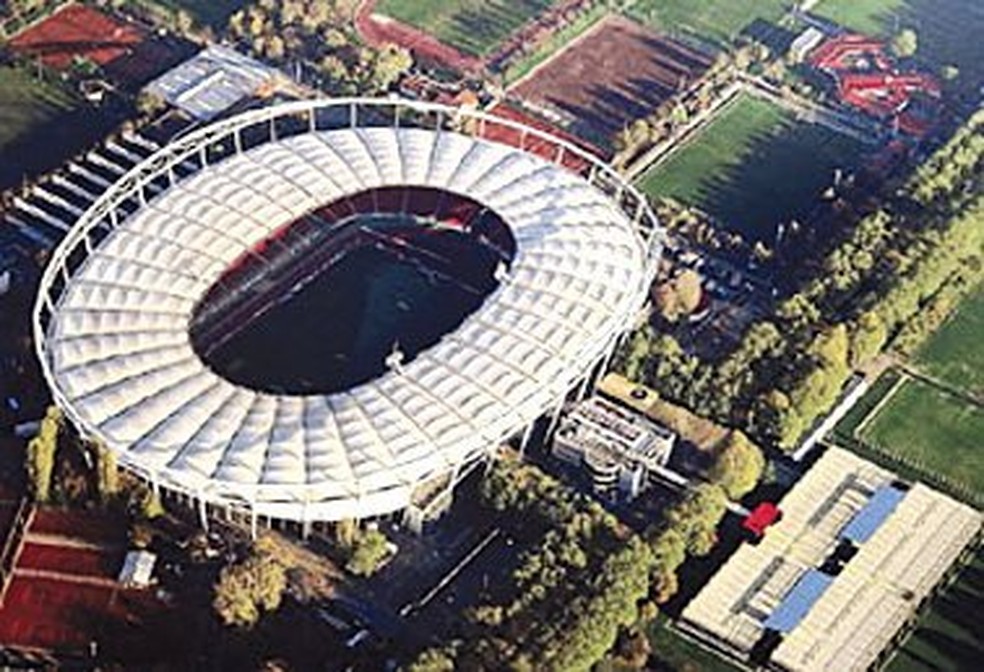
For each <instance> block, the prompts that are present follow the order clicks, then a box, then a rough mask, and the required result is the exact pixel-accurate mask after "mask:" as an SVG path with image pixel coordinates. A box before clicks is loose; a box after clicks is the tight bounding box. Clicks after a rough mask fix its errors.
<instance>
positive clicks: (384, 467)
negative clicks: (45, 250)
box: [33, 98, 662, 523]
mask: <svg viewBox="0 0 984 672" xmlns="http://www.w3.org/2000/svg"><path fill="white" fill-rule="evenodd" d="M391 187H406V188H407V189H408V190H407V193H408V194H413V193H414V189H436V190H441V191H442V192H446V193H449V194H459V195H461V196H462V197H466V198H467V199H471V200H472V201H475V202H478V203H480V204H481V205H482V206H483V207H484V208H487V209H488V210H490V211H492V212H494V213H495V214H496V215H497V216H498V217H499V218H500V219H501V221H502V222H504V223H505V225H506V226H508V228H509V231H510V232H511V234H512V237H513V238H514V240H515V244H516V250H515V254H514V255H513V258H512V260H511V262H510V265H509V268H508V270H507V269H505V268H504V267H503V268H501V269H500V270H496V272H495V276H496V278H497V280H498V281H499V283H500V284H499V285H498V286H497V287H496V288H495V289H494V290H493V291H492V293H491V294H489V295H488V296H486V297H485V299H484V301H483V302H482V303H481V305H480V306H479V307H478V308H477V309H476V310H475V311H474V312H472V313H471V314H469V315H468V316H467V317H466V318H465V319H464V321H463V322H462V323H461V324H460V326H459V327H458V328H457V329H455V330H454V331H453V332H452V333H449V334H445V335H444V336H443V337H442V338H441V339H440V340H439V341H438V342H437V343H436V344H435V345H433V346H431V347H430V348H428V349H426V350H424V351H422V352H420V353H417V355H416V356H415V357H413V358H412V359H409V358H408V360H407V361H400V362H398V363H397V362H394V366H392V367H389V368H387V369H386V370H385V371H384V372H383V373H381V374H380V375H379V376H378V377H376V378H373V379H372V380H369V381H367V382H364V383H361V384H358V385H355V386H353V387H352V388H350V389H344V390H341V391H337V392H332V393H324V394H286V393H276V392H272V391H265V390H258V389H251V388H249V387H248V386H245V385H242V384H237V383H234V382H232V381H230V380H228V379H226V378H224V377H223V376H222V375H220V374H218V373H216V372H215V371H213V370H212V369H211V368H210V367H209V366H208V365H207V364H206V362H205V361H203V360H202V358H201V357H200V356H199V355H198V354H197V353H196V350H195V348H194V347H193V343H192V339H191V335H190V325H191V321H192V317H193V314H194V311H195V310H196V307H197V306H199V305H200V304H201V301H202V298H203V296H205V294H206V293H207V292H208V290H209V288H210V287H212V286H213V285H214V284H215V283H216V280H217V279H218V278H219V277H220V276H221V275H222V274H223V273H225V272H227V271H228V269H229V267H230V266H232V265H233V264H234V263H236V262H237V260H239V259H241V258H242V257H243V256H244V255H249V254H251V253H254V254H255V253H256V249H255V248H256V246H257V245H258V244H260V243H261V242H262V241H264V240H267V239H269V238H270V236H272V235H274V234H277V233H278V232H280V231H283V230H285V229H286V228H288V227H290V226H291V224H292V222H296V221H297V220H298V219H299V218H302V217H303V216H304V215H305V213H310V212H311V211H313V210H315V209H316V208H318V207H321V206H323V205H324V204H325V203H330V202H334V201H338V200H339V199H345V198H348V197H351V196H352V195H354V194H359V193H365V192H366V191H367V190H368V191H372V190H380V189H386V188H391ZM353 200H357V199H354V197H353ZM661 241H662V233H661V230H660V228H659V226H658V223H657V221H656V219H655V217H654V215H653V213H652V211H651V210H650V208H649V206H648V204H647V203H646V201H645V199H644V198H643V197H642V196H641V195H640V194H639V193H638V192H636V191H635V189H633V188H632V187H631V185H629V184H626V183H625V181H624V180H623V179H622V178H621V176H620V175H619V174H618V173H616V172H615V171H614V170H613V169H611V168H610V167H609V166H607V165H605V164H604V163H603V162H602V161H600V160H599V159H598V158H596V157H595V156H593V155H592V154H590V153H588V152H586V151H584V150H583V149H581V148H580V147H578V146H576V145H574V144H572V143H570V142H567V141H565V140H562V139H560V138H557V137H554V136H553V135H551V134H549V133H546V132H544V131H541V130H538V129H536V128H531V127H528V126H524V125H522V124H520V123H517V122H514V121H510V120H506V119H502V118H499V117H496V116H493V115H490V114H487V113H483V112H479V111H470V110H465V109H457V108H450V107H447V106H442V105H436V104H431V103H423V102H415V101H403V100H390V99H385V100H380V99H361V98H345V99H322V100H309V101H299V102H291V103H284V104H279V105H275V106H271V107H266V108H262V109H256V110H251V111H248V112H245V113H242V114H240V115H238V116H234V117H231V118H228V119H224V120H221V121H218V122H215V123H213V124H211V125H209V126H206V127H204V128H201V129H199V130H197V131H194V132H192V133H189V134H187V135H185V136H182V137H180V138H179V139H177V140H175V141H173V142H172V143H171V144H169V145H167V146H165V147H163V148H162V149H161V150H159V151H158V152H157V153H156V154H154V155H153V156H151V157H149V158H148V159H146V160H145V161H143V162H142V163H141V164H139V165H138V166H136V167H135V168H134V169H133V170H131V171H130V172H129V173H127V174H126V175H124V176H123V177H122V178H121V179H120V180H119V181H118V182H116V183H115V184H114V185H113V186H111V187H110V188H109V190H108V191H107V192H106V193H105V194H103V195H102V196H101V197H100V198H99V199H98V201H97V202H96V203H95V204H94V205H93V206H92V207H91V208H90V209H89V210H88V211H86V212H85V213H84V214H83V216H82V217H81V218H80V219H79V221H78V222H77V223H76V224H75V225H74V226H73V228H72V229H71V230H70V231H69V233H68V235H67V236H66V238H65V239H64V240H63V241H62V242H61V244H60V245H59V246H58V247H57V248H56V250H55V251H54V253H53V255H52V257H51V260H50V262H49V264H48V266H47V268H46V269H45V272H44V275H43V278H42V281H41V285H40V290H39V294H38V299H37V302H36V305H35V309H34V315H33V318H34V334H35V343H36V348H37V354H38V357H39V359H40V362H41V366H42V370H43V373H44V376H45V379H46V380H47V383H48V384H49V386H50V388H51V391H52V394H53V396H54V399H55V401H56V403H57V404H58V405H59V406H60V407H61V408H62V409H63V410H64V411H65V413H66V415H67V416H68V417H69V418H70V419H71V421H72V422H73V423H74V424H75V425H76V426H77V427H78V428H79V430H80V431H81V432H82V433H83V434H84V435H86V436H90V437H93V438H97V439H99V440H101V441H102V442H104V443H105V444H106V446H108V447H109V449H110V450H112V451H113V452H114V453H115V454H116V456H117V457H118V460H119V462H120V464H121V465H122V466H124V467H126V468H127V469H129V470H131V471H133V472H134V473H135V474H137V475H138V476H140V477H142V478H144V479H146V480H147V481H149V482H150V483H151V484H152V485H153V486H154V487H155V489H163V490H165V491H170V492H172V493H175V494H177V495H178V496H179V497H182V498H191V499H193V500H194V501H196V502H197V503H198V505H199V507H200V511H201V513H202V517H203V519H204V518H205V514H206V512H207V509H208V507H210V506H214V507H222V508H225V509H229V510H233V511H240V512H247V513H249V514H251V515H252V516H253V518H254V521H255V517H256V516H265V517H270V518H276V519H287V520H291V521H299V522H304V523H310V522H312V521H334V520H339V519H344V518H365V517H370V516H376V515H382V514H387V513H390V512H394V511H397V510H400V509H402V508H404V507H406V506H407V505H408V503H409V501H410V498H411V495H412V493H413V492H414V490H415V488H416V487H417V486H418V485H420V484H422V483H424V482H426V481H428V480H429V479H432V478H435V477H438V476H446V475H448V474H449V473H450V474H452V475H457V474H460V473H461V470H462V468H463V467H465V466H467V465H468V464H471V463H473V462H474V461H475V460H477V459H479V458H481V457H483V456H486V455H488V454H489V451H490V450H492V449H494V448H495V447H496V446H498V445H499V444H501V442H502V441H504V440H506V439H507V438H509V437H511V436H514V435H516V434H518V433H520V432H522V431H523V430H524V428H527V427H529V426H531V424H532V423H533V422H534V421H535V420H536V419H537V418H538V417H540V416H541V415H543V414H544V413H546V412H549V411H551V410H553V409H555V408H557V407H558V403H559V402H560V401H561V400H562V399H563V398H564V397H565V396H566V395H567V393H568V392H569V391H570V390H572V389H575V388H576V387H577V386H578V385H579V384H581V383H582V381H584V379H585V378H586V377H587V376H590V375H591V373H592V371H594V370H595V369H596V368H597V367H598V366H599V365H602V364H603V363H605V362H607V361H608V358H609V357H610V356H611V353H612V351H613V350H614V348H615V347H616V345H617V343H618V341H619V339H620V338H621V337H622V336H623V335H624V334H625V333H626V331H627V330H628V329H630V328H631V327H633V326H634V323H635V319H636V317H637V315H638V313H639V311H640V309H641V307H642V306H643V305H644V303H645V300H646V296H647V293H648V287H649V285H650V283H651V281H652V278H653V275H654V273H655V269H656V264H657V261H658V259H659V255H660V252H661V245H662V242H661ZM452 480H453V479H452Z"/></svg>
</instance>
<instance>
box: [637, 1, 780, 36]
mask: <svg viewBox="0 0 984 672" xmlns="http://www.w3.org/2000/svg"><path fill="white" fill-rule="evenodd" d="M789 4H790V3H789V2H787V1H786V0H705V1H702V2H693V0H638V2H636V3H635V4H633V5H632V7H631V8H630V9H629V14H630V15H631V16H632V17H633V18H635V19H637V20H639V21H642V22H643V23H646V24H649V25H650V26H653V27H655V28H657V29H659V30H660V31H662V32H665V33H668V34H670V35H671V36H679V35H681V34H682V35H691V36H694V37H697V38H699V39H702V40H705V41H709V42H711V43H713V44H716V45H717V46H725V45H726V44H727V43H729V42H730V41H731V40H732V39H733V38H734V37H735V36H736V35H737V34H738V33H739V32H741V30H742V28H745V27H746V26H747V25H749V24H750V23H752V22H753V21H755V20H756V19H758V20H764V21H768V22H770V23H775V22H776V21H777V20H778V19H779V18H780V17H782V15H783V14H784V13H785V12H786V8H787V7H788V5H789Z"/></svg>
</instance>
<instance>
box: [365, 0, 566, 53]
mask: <svg viewBox="0 0 984 672" xmlns="http://www.w3.org/2000/svg"><path fill="white" fill-rule="evenodd" d="M554 2H556V0H380V2H379V3H378V4H377V5H376V9H375V11H376V13H378V14H385V15H386V16H391V17H393V18H394V19H399V20H400V21H403V22H404V23H408V24H410V25H411V26H414V27H416V28H419V29H420V30H423V31H424V32H427V33H430V34H431V35H433V36H434V37H436V38H437V39H439V40H441V41H442V42H444V43H446V44H448V45H450V46H452V47H455V48H456V49H458V50H460V51H463V52H465V53H469V54H473V55H475V56H479V57H485V56H488V55H489V54H491V53H492V52H493V51H495V48H496V47H497V46H499V44H500V43H501V42H502V41H503V40H505V39H506V38H507V37H508V36H509V35H510V34H511V33H512V32H513V31H515V30H516V29H517V28H519V27H520V26H522V25H523V24H524V23H526V22H527V21H529V20H530V19H531V18H533V17H534V16H536V15H537V14H539V13H540V12H542V11H543V10H545V9H547V8H549V7H550V6H551V5H553V4H554Z"/></svg>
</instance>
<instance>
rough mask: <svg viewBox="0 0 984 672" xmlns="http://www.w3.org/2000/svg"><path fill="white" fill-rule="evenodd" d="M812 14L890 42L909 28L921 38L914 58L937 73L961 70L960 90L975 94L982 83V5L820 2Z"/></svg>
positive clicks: (962, 0)
mask: <svg viewBox="0 0 984 672" xmlns="http://www.w3.org/2000/svg"><path fill="white" fill-rule="evenodd" d="M810 11H811V13H813V14H816V15H818V16H822V17H824V18H827V19H830V20H832V21H836V22H837V23H839V24H841V25H843V26H845V27H847V28H850V29H851V30H856V31H859V32H862V33H868V34H870V35H878V36H881V37H891V36H892V35H894V34H895V33H897V32H898V31H899V30H900V29H901V28H912V29H914V30H915V31H916V34H917V35H918V37H919V50H918V52H917V53H916V56H917V58H919V59H920V60H923V61H925V62H927V63H928V64H930V65H931V66H934V67H935V68H939V67H941V66H943V65H955V66H957V68H958V69H959V70H960V75H959V77H958V79H957V85H958V87H959V89H960V90H961V91H962V92H964V93H966V94H967V95H973V94H974V93H975V92H976V91H977V90H978V89H979V87H980V85H981V84H982V83H984V58H981V47H980V36H981V35H984V3H982V2H967V0H820V1H819V2H818V3H817V4H816V5H815V6H814V7H813V9H811V10H810Z"/></svg>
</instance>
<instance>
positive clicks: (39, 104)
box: [0, 67, 79, 188]
mask: <svg viewBox="0 0 984 672" xmlns="http://www.w3.org/2000/svg"><path fill="white" fill-rule="evenodd" d="M78 106H79V100H78V99H77V98H76V97H75V96H74V95H72V94H71V93H70V92H68V91H66V90H65V89H64V88H62V87H61V86H58V85H56V84H49V83H46V82H41V81H38V80H36V79H35V78H34V77H32V76H31V75H30V74H28V73H27V72H25V71H24V70H20V69H17V68H9V67H0V188H4V187H9V186H13V185H16V184H18V183H19V182H20V180H21V178H22V177H23V176H24V175H25V174H33V173H35V172H37V171H39V170H44V169H46V168H50V167H51V161H49V160H46V158H47V157H48V156H49V155H51V154H62V156H61V157H60V158H64V152H63V151H61V148H63V147H65V145H66V143H70V142H71V137H67V136H71V135H72V124H70V123H67V122H68V120H69V119H71V118H72V116H73V112H74V111H75V110H76V109H77V107H78ZM55 163H57V161H55Z"/></svg>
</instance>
